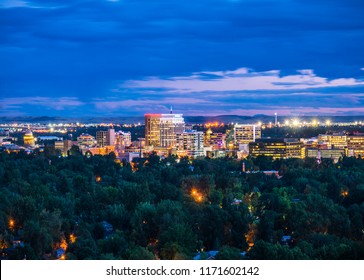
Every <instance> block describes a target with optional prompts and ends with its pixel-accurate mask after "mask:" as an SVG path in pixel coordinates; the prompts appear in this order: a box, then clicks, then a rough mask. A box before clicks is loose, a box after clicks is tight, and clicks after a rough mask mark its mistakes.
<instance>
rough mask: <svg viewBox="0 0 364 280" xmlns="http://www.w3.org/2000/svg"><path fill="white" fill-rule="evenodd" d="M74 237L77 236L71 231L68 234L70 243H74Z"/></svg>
mask: <svg viewBox="0 0 364 280" xmlns="http://www.w3.org/2000/svg"><path fill="white" fill-rule="evenodd" d="M76 239H77V237H76V236H75V235H74V234H73V233H71V234H70V242H71V243H75V242H76Z"/></svg>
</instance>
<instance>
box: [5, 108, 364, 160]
mask: <svg viewBox="0 0 364 280" xmlns="http://www.w3.org/2000/svg"><path fill="white" fill-rule="evenodd" d="M144 117H145V138H137V139H136V140H134V141H132V135H131V132H125V131H122V130H119V131H115V128H114V127H115V126H101V129H102V130H99V131H96V135H90V134H88V133H83V134H81V135H79V136H78V137H77V140H76V141H72V140H63V139H62V138H60V137H55V136H39V137H38V138H35V137H34V135H33V133H32V131H31V130H30V129H24V130H23V131H24V132H23V133H24V134H23V144H24V145H23V146H17V145H15V144H13V140H14V139H12V138H11V137H9V132H8V133H6V134H5V135H4V136H1V137H0V148H2V149H5V150H8V151H10V152H18V151H20V150H22V149H25V150H30V151H31V150H32V149H34V148H37V147H38V148H39V147H41V145H39V144H38V143H39V142H40V143H41V142H42V141H52V142H53V143H54V147H55V149H56V150H58V151H60V153H61V154H62V155H63V156H66V155H68V154H69V152H70V150H71V149H72V147H73V146H77V147H78V149H79V150H80V151H81V152H82V154H84V155H108V154H110V153H111V152H113V153H115V155H116V156H117V157H118V158H119V159H120V160H123V159H125V160H127V161H132V160H133V159H134V158H143V157H148V156H149V155H150V154H151V153H152V152H155V153H157V154H158V155H159V156H162V157H166V156H168V155H175V156H177V157H189V158H198V157H210V158H217V157H226V156H232V157H236V158H239V159H241V158H245V157H247V156H249V155H250V156H253V157H257V156H260V155H264V156H269V157H272V158H273V159H285V158H301V159H303V158H306V157H308V158H315V159H317V160H318V161H321V159H331V160H333V161H337V160H338V159H339V158H340V157H343V156H354V157H359V156H361V157H363V156H364V134H359V133H357V134H352V135H348V134H347V133H332V134H320V135H318V136H317V137H314V138H309V139H295V138H276V139H273V138H264V137H262V128H264V125H262V124H238V123H235V124H233V125H232V126H230V129H224V128H223V126H218V124H214V125H209V124H207V125H205V126H202V128H203V129H201V126H199V127H198V126H195V127H197V128H198V129H199V130H194V129H192V126H191V125H187V124H186V123H185V120H184V118H183V115H182V114H174V113H172V111H171V112H170V113H169V114H145V116H144ZM275 125H276V126H279V123H278V122H277V119H275Z"/></svg>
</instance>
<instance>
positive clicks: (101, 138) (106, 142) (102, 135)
mask: <svg viewBox="0 0 364 280" xmlns="http://www.w3.org/2000/svg"><path fill="white" fill-rule="evenodd" d="M96 142H97V145H98V146H99V147H105V146H114V145H115V130H114V129H113V128H109V129H108V130H107V131H96Z"/></svg>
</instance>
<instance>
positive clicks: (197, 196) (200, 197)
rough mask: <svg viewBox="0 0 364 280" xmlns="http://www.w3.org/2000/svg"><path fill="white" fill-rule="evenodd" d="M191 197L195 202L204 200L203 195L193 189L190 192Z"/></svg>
mask: <svg viewBox="0 0 364 280" xmlns="http://www.w3.org/2000/svg"><path fill="white" fill-rule="evenodd" d="M191 196H192V197H193V199H194V200H195V201H196V202H202V201H203V199H204V197H203V195H202V194H200V193H199V192H198V191H197V190H196V189H194V188H193V189H192V190H191Z"/></svg>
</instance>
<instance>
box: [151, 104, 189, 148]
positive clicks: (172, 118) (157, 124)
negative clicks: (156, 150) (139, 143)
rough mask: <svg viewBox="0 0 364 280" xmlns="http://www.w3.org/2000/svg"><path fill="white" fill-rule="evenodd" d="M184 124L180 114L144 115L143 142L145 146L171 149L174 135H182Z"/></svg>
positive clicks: (174, 139) (174, 140)
mask: <svg viewBox="0 0 364 280" xmlns="http://www.w3.org/2000/svg"><path fill="white" fill-rule="evenodd" d="M184 130H185V122H184V119H183V117H182V114H173V113H172V108H171V113H170V114H145V142H146V145H147V146H154V147H172V146H174V145H175V144H176V134H177V133H183V131H184Z"/></svg>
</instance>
